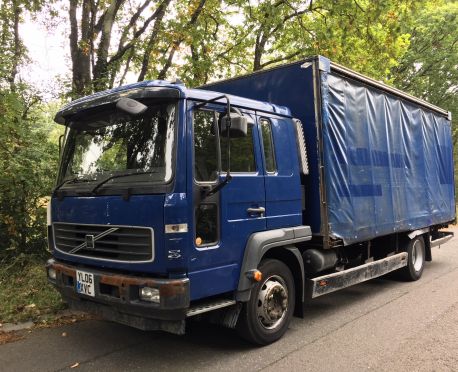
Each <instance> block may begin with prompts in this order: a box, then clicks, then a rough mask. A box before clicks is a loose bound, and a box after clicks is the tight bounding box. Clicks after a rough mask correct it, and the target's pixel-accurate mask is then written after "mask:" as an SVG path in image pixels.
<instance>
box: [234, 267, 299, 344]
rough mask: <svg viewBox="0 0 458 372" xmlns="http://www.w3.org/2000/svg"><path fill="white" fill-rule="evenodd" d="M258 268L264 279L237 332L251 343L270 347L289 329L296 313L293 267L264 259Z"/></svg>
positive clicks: (245, 307) (243, 312) (259, 284)
mask: <svg viewBox="0 0 458 372" xmlns="http://www.w3.org/2000/svg"><path fill="white" fill-rule="evenodd" d="M258 269H259V271H261V273H262V280H261V281H260V282H259V283H257V284H256V285H255V286H254V288H253V289H252V292H251V297H250V300H249V301H248V302H247V303H245V304H244V307H243V310H242V312H241V314H240V317H239V320H238V322H237V331H238V332H239V334H240V335H241V336H242V337H243V338H245V339H247V340H248V341H250V342H253V343H255V344H258V345H267V344H270V343H272V342H274V341H277V340H278V339H279V338H280V337H281V336H283V334H284V333H285V332H286V330H287V329H288V326H289V323H290V321H291V318H292V315H293V312H294V301H295V292H294V290H295V289H294V279H293V276H292V274H291V271H290V270H289V268H288V267H287V266H286V265H285V264H284V263H283V262H281V261H278V260H273V259H268V260H264V261H262V262H261V264H260V265H259V268H258Z"/></svg>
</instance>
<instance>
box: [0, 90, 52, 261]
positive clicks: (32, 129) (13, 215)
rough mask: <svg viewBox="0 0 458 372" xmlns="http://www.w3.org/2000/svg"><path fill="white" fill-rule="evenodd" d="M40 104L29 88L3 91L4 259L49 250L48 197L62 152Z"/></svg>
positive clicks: (0, 204) (0, 230)
mask: <svg viewBox="0 0 458 372" xmlns="http://www.w3.org/2000/svg"><path fill="white" fill-rule="evenodd" d="M19 88H20V89H19ZM36 105H37V98H36V97H28V96H27V87H25V86H20V87H19V86H17V87H16V91H15V92H11V91H8V90H3V91H0V240H1V242H2V243H1V246H0V257H2V256H7V255H13V254H14V255H15V254H17V253H19V252H26V253H33V252H34V253H41V254H43V253H44V252H45V243H46V208H45V207H46V204H47V198H46V197H47V196H48V195H49V194H50V192H51V187H52V184H53V181H54V176H53V175H54V174H55V172H56V169H57V157H58V148H57V145H56V143H51V142H50V141H49V140H48V136H49V135H50V133H51V132H52V130H53V128H52V126H51V125H50V124H49V123H48V124H45V123H43V116H42V114H41V112H40V110H39V109H38V107H35V106H36Z"/></svg>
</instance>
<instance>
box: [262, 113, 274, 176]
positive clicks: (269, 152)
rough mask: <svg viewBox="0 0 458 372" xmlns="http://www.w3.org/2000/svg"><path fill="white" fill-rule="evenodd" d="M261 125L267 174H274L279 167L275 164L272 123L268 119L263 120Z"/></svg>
mask: <svg viewBox="0 0 458 372" xmlns="http://www.w3.org/2000/svg"><path fill="white" fill-rule="evenodd" d="M260 124H261V134H262V147H263V150H264V162H265V167H266V172H267V173H274V172H275V171H276V170H277V166H276V163H275V150H274V143H273V138H272V123H271V122H270V120H268V119H261V120H260Z"/></svg>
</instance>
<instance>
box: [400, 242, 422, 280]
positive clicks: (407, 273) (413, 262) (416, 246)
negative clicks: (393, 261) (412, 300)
mask: <svg viewBox="0 0 458 372" xmlns="http://www.w3.org/2000/svg"><path fill="white" fill-rule="evenodd" d="M406 251H407V254H408V257H407V266H405V267H403V268H402V269H401V270H400V274H401V276H402V278H403V279H404V280H407V281H415V280H418V279H420V278H421V275H422V274H423V269H424V268H425V256H426V250H425V241H424V239H423V237H422V236H416V237H415V238H413V239H412V240H410V241H409V243H408V244H407V247H406Z"/></svg>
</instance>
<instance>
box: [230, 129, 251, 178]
mask: <svg viewBox="0 0 458 372" xmlns="http://www.w3.org/2000/svg"><path fill="white" fill-rule="evenodd" d="M221 164H222V167H223V169H224V170H226V169H227V138H226V137H225V136H222V137H221ZM231 172H256V161H255V158H254V146H253V125H252V124H248V130H247V135H246V137H239V138H231Z"/></svg>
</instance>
